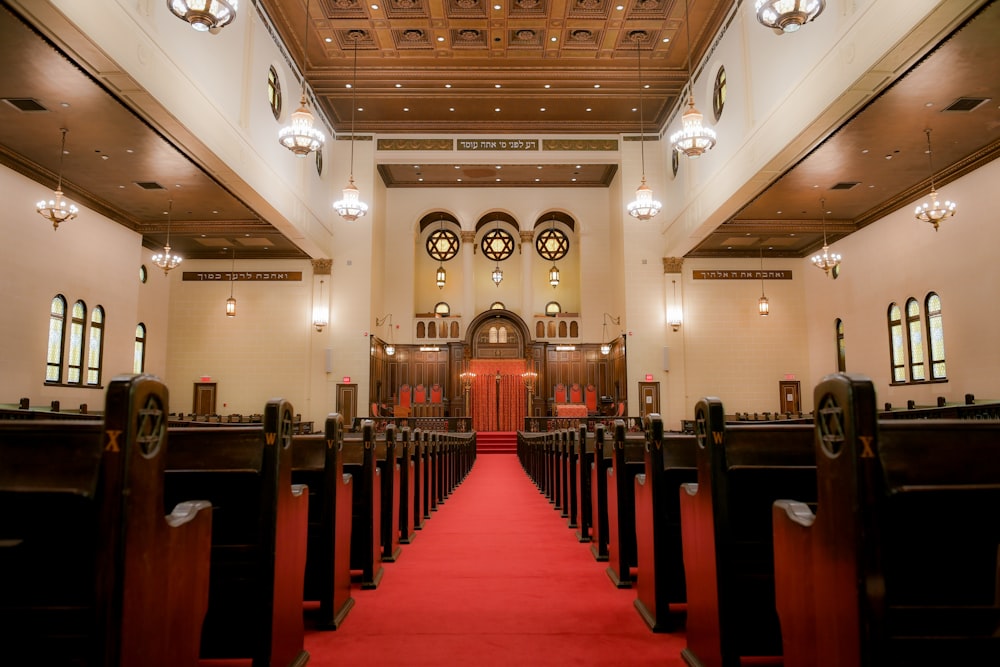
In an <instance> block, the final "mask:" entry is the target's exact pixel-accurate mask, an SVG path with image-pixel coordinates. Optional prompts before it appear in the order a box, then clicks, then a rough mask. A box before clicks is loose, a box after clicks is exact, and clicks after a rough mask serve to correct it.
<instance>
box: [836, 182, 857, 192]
mask: <svg viewBox="0 0 1000 667" xmlns="http://www.w3.org/2000/svg"><path fill="white" fill-rule="evenodd" d="M858 185H861V183H860V182H859V181H841V182H840V183H837V184H836V185H834V186H833V187H831V188H830V189H831V190H850V189H851V188H854V187H857V186H858Z"/></svg>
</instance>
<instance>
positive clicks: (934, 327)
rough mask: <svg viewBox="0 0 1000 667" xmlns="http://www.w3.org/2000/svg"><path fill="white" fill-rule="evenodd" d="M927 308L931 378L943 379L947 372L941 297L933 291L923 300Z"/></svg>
mask: <svg viewBox="0 0 1000 667" xmlns="http://www.w3.org/2000/svg"><path fill="white" fill-rule="evenodd" d="M924 307H925V308H926V309H927V341H928V349H929V350H930V357H931V358H930V363H931V379H932V380H944V379H945V378H947V377H948V373H947V372H946V370H945V366H944V322H943V321H942V320H941V297H939V296H938V295H937V294H935V293H934V292H931V293H930V294H928V295H927V299H926V301H925V302H924Z"/></svg>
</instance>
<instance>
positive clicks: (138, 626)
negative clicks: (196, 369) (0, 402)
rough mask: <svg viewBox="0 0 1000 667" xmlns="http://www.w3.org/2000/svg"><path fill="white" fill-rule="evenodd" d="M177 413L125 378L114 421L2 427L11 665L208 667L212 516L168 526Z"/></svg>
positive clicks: (148, 386) (6, 650)
mask: <svg viewBox="0 0 1000 667" xmlns="http://www.w3.org/2000/svg"><path fill="white" fill-rule="evenodd" d="M167 413H168V405H167V389H166V387H165V386H164V385H163V384H162V383H161V382H160V381H159V380H157V379H156V378H153V377H152V376H149V375H138V376H124V375H123V376H118V377H115V378H114V379H112V380H111V382H110V384H109V385H108V391H107V396H106V404H105V411H104V420H103V421H100V420H98V421H91V422H73V421H65V420H59V421H55V420H53V421H47V420H41V421H27V420H18V421H5V422H0V663H2V664H7V665H28V664H46V665H86V666H95V667H97V666H100V667H104V666H118V665H120V666H124V667H130V666H133V665H134V666H139V665H143V666H145V665H153V666H156V667H169V666H170V665H183V666H193V665H196V664H197V661H198V646H199V642H200V636H201V623H202V620H203V618H204V616H205V610H206V609H207V607H208V572H209V557H210V550H211V533H212V511H211V505H210V504H209V503H208V502H207V501H192V502H183V503H179V504H178V505H177V506H176V507H174V509H173V511H172V512H171V513H170V514H169V515H167V516H164V514H163V508H164V499H163V466H164V458H165V456H166V453H167V446H168V443H167V428H166V424H167Z"/></svg>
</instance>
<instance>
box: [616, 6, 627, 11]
mask: <svg viewBox="0 0 1000 667" xmlns="http://www.w3.org/2000/svg"><path fill="white" fill-rule="evenodd" d="M615 9H617V10H618V11H621V10H623V9H625V5H618V6H617V7H615Z"/></svg>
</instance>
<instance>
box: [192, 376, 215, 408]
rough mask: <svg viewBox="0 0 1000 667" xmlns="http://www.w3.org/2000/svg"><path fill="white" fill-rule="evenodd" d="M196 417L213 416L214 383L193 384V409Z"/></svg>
mask: <svg viewBox="0 0 1000 667" xmlns="http://www.w3.org/2000/svg"><path fill="white" fill-rule="evenodd" d="M192 412H194V413H195V414H196V415H214V414H215V383H214V382H195V383H194V409H193V410H192Z"/></svg>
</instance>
